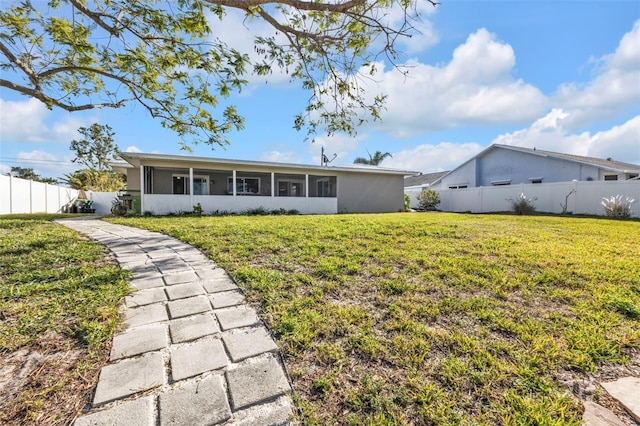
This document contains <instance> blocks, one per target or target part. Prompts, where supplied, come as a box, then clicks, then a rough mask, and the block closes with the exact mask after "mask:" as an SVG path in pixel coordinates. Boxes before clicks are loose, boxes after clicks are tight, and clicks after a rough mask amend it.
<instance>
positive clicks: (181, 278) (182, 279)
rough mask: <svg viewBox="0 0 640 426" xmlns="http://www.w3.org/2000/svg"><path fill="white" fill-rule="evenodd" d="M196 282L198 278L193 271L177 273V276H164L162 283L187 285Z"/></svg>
mask: <svg viewBox="0 0 640 426" xmlns="http://www.w3.org/2000/svg"><path fill="white" fill-rule="evenodd" d="M197 280H198V276H197V275H196V273H195V272H193V271H187V272H178V273H177V274H169V275H165V276H164V282H165V283H166V284H167V285H174V284H182V283H189V282H192V281H197Z"/></svg>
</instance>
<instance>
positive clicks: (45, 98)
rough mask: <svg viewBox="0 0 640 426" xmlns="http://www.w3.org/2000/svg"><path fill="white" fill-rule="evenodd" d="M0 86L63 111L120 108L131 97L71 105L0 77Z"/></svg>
mask: <svg viewBox="0 0 640 426" xmlns="http://www.w3.org/2000/svg"><path fill="white" fill-rule="evenodd" d="M0 87H7V88H9V89H11V90H15V91H16V92H18V93H22V94H23V95H26V96H30V97H32V98H36V99H38V100H39V101H40V102H42V103H43V104H45V105H47V106H51V105H55V106H57V107H59V108H62V109H64V110H65V111H69V112H74V111H85V110H88V109H94V108H121V107H123V106H124V104H125V103H127V102H128V101H130V100H132V99H121V100H119V101H118V102H106V103H101V104H95V103H91V104H85V105H73V104H69V103H64V102H60V101H59V100H57V99H54V98H52V97H49V96H47V95H45V94H44V93H42V92H41V91H40V90H35V89H31V88H29V87H24V86H21V85H18V84H15V83H14V82H12V81H8V80H5V79H0Z"/></svg>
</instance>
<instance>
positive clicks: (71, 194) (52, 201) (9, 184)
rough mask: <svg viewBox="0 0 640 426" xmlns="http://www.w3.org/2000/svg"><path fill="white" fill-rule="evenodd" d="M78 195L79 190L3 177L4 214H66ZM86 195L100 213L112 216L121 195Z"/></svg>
mask: <svg viewBox="0 0 640 426" xmlns="http://www.w3.org/2000/svg"><path fill="white" fill-rule="evenodd" d="M78 194H79V191H78V190H76V189H71V188H65V187H62V186H56V185H51V184H47V183H42V182H34V181H31V180H27V179H20V178H16V177H12V176H5V175H0V214H16V213H63V212H64V209H65V206H69V205H70V204H71V203H72V202H73V201H74V200H75V199H76V198H77V197H78ZM86 195H87V198H88V199H89V200H93V205H92V206H91V207H92V208H94V209H96V213H99V214H108V213H110V212H111V201H112V200H113V199H114V198H115V197H116V195H117V193H116V192H91V191H86Z"/></svg>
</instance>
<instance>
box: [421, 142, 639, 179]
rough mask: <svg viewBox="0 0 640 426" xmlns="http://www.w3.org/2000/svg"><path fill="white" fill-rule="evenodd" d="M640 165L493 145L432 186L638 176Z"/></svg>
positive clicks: (608, 159)
mask: <svg viewBox="0 0 640 426" xmlns="http://www.w3.org/2000/svg"><path fill="white" fill-rule="evenodd" d="M638 176H640V165H638V164H629V163H624V162H621V161H615V160H613V159H611V158H607V159H601V158H593V157H584V156H580V155H570V154H562V153H559V152H552V151H544V150H541V149H536V148H533V149H532V148H521V147H517V146H510V145H499V144H493V145H491V146H490V147H488V148H487V149H485V150H483V151H482V152H480V153H479V154H477V155H476V156H475V157H473V158H471V159H470V160H468V161H466V162H464V163H463V164H461V165H460V166H458V167H456V168H455V169H453V170H451V171H450V172H448V173H446V174H444V175H442V176H441V177H439V178H438V179H436V180H435V181H433V182H432V183H431V184H430V185H429V189H461V188H474V187H480V186H501V185H516V184H523V183H524V184H528V183H530V184H537V183H552V182H571V181H574V180H575V181H616V180H628V179H638Z"/></svg>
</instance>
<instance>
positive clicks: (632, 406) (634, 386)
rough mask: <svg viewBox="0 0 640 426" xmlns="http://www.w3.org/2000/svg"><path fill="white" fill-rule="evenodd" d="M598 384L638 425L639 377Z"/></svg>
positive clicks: (639, 416)
mask: <svg viewBox="0 0 640 426" xmlns="http://www.w3.org/2000/svg"><path fill="white" fill-rule="evenodd" d="M600 384H601V385H602V387H603V388H604V389H605V390H606V391H607V392H608V393H609V395H611V396H612V397H614V398H615V399H617V400H618V401H619V402H620V404H622V406H623V407H624V409H625V410H627V411H628V412H629V414H630V415H631V416H632V417H633V418H634V419H635V421H636V422H638V423H640V377H622V378H620V379H618V380H616V381H614V382H605V383H600Z"/></svg>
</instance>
